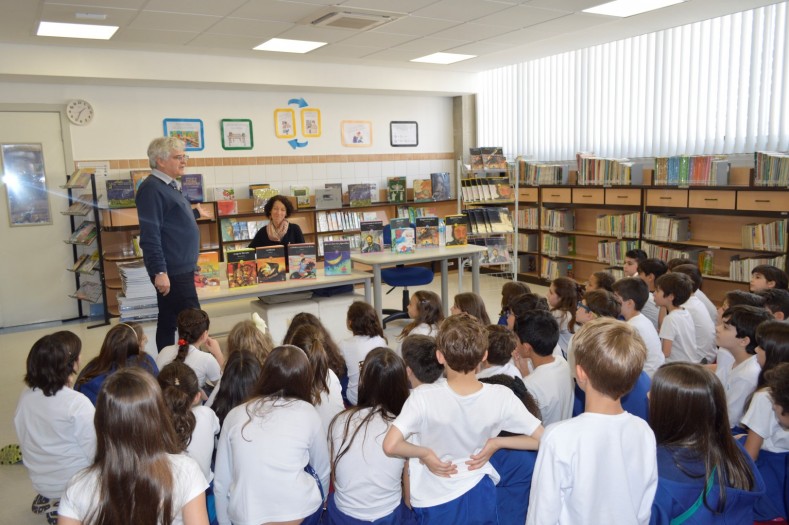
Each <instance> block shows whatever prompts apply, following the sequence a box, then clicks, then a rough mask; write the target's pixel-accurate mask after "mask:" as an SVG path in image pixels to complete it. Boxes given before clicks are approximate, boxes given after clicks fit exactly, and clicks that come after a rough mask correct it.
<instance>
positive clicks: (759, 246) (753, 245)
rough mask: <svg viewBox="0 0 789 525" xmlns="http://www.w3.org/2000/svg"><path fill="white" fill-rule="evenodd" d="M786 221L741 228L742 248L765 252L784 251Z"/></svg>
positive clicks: (745, 225)
mask: <svg viewBox="0 0 789 525" xmlns="http://www.w3.org/2000/svg"><path fill="white" fill-rule="evenodd" d="M787 227H789V221H787V219H781V220H778V221H775V222H769V223H763V224H744V225H743V226H742V247H743V248H746V249H749V250H762V251H766V252H782V251H786V231H787Z"/></svg>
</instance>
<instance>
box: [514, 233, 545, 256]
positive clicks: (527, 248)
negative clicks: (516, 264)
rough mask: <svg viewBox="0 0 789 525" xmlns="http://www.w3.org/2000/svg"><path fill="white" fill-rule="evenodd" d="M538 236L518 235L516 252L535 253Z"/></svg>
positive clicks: (534, 234)
mask: <svg viewBox="0 0 789 525" xmlns="http://www.w3.org/2000/svg"><path fill="white" fill-rule="evenodd" d="M539 241H540V235H539V234H537V233H519V234H518V250H519V251H523V252H536V251H537V246H538V245H539Z"/></svg>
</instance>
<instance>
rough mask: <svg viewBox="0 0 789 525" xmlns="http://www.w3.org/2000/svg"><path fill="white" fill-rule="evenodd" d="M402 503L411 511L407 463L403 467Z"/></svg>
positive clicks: (409, 479) (409, 477) (409, 476)
mask: <svg viewBox="0 0 789 525" xmlns="http://www.w3.org/2000/svg"><path fill="white" fill-rule="evenodd" d="M403 503H405V506H406V507H408V508H409V509H413V507H412V506H411V475H410V474H409V471H408V461H406V462H405V465H403Z"/></svg>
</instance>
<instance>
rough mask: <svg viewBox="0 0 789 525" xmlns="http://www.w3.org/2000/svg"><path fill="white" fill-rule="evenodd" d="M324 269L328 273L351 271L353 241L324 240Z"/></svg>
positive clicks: (341, 273) (336, 273)
mask: <svg viewBox="0 0 789 525" xmlns="http://www.w3.org/2000/svg"><path fill="white" fill-rule="evenodd" d="M323 269H324V273H325V274H326V275H347V274H349V273H351V269H352V266H351V243H350V242H348V241H323Z"/></svg>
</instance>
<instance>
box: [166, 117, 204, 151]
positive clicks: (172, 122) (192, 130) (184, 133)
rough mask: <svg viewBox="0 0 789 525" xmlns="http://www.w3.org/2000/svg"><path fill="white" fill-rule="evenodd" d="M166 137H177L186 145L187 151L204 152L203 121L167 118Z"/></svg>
mask: <svg viewBox="0 0 789 525" xmlns="http://www.w3.org/2000/svg"><path fill="white" fill-rule="evenodd" d="M163 126H164V136H165V137H177V138H179V139H181V140H183V141H184V143H185V144H186V148H184V149H185V150H186V151H202V150H203V148H205V134H204V133H203V121H202V120H200V119H197V118H166V119H164V121H163Z"/></svg>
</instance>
